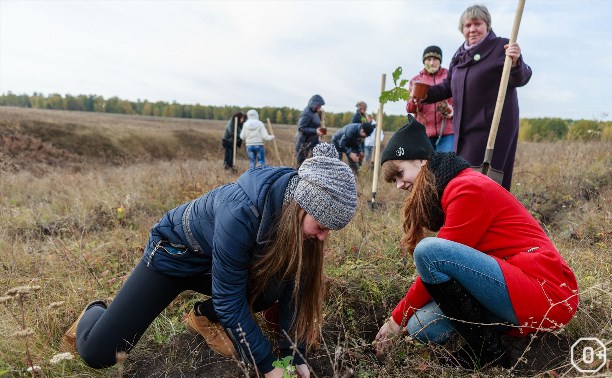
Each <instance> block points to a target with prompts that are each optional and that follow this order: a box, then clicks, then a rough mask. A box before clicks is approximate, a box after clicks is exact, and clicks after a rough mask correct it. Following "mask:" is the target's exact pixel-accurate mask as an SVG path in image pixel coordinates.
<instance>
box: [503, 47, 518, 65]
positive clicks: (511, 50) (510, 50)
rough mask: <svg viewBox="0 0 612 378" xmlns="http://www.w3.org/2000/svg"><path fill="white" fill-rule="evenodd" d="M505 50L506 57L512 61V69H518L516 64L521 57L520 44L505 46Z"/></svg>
mask: <svg viewBox="0 0 612 378" xmlns="http://www.w3.org/2000/svg"><path fill="white" fill-rule="evenodd" d="M504 49H506V56H507V57H510V59H512V67H516V64H517V63H518V60H519V58H520V56H521V47H520V46H519V45H518V43H516V42H514V43H509V44H507V45H504Z"/></svg>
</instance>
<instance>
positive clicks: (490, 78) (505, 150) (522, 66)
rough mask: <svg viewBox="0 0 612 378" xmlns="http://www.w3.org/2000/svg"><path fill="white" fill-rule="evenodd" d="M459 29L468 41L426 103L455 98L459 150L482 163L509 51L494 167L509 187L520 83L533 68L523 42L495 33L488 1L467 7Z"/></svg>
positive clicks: (462, 154) (472, 160)
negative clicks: (523, 55) (510, 65)
mask: <svg viewBox="0 0 612 378" xmlns="http://www.w3.org/2000/svg"><path fill="white" fill-rule="evenodd" d="M459 30H460V31H461V32H462V33H463V36H464V37H465V42H464V43H463V45H462V46H461V47H459V49H458V50H457V52H456V53H455V55H454V56H453V59H452V60H451V62H450V67H449V70H448V71H449V72H448V76H447V78H446V79H444V81H443V82H442V83H441V84H438V85H434V86H432V87H430V88H429V92H428V93H427V98H426V99H425V101H423V102H424V103H435V102H438V101H441V100H444V99H447V98H450V97H452V98H453V101H454V105H455V113H454V118H453V131H454V133H455V151H456V152H457V155H459V156H461V157H462V158H464V159H465V160H467V161H468V162H469V163H470V164H471V165H473V166H478V165H481V164H482V163H483V161H484V154H485V149H486V145H487V139H488V138H489V130H490V129H491V122H492V120H493V112H494V111H495V103H496V101H497V93H498V91H499V84H500V81H501V75H502V70H503V66H504V61H505V59H506V56H508V57H510V58H512V69H511V70H510V79H509V80H508V89H507V90H506V98H505V100H504V107H503V109H502V113H501V119H500V122H499V130H498V133H497V138H496V140H495V149H494V152H493V159H492V161H491V166H492V167H493V168H495V169H499V170H502V171H503V172H504V179H503V182H502V186H503V187H504V188H506V189H507V190H510V186H511V184H512V170H513V168H514V155H515V153H516V143H517V140H518V128H519V106H518V97H517V94H516V88H517V87H522V86H523V85H525V84H527V82H529V79H530V78H531V68H530V67H529V66H528V65H527V64H526V63H525V62H524V61H523V57H522V55H521V48H520V47H519V45H518V44H516V43H512V44H509V43H508V42H509V40H508V39H506V38H501V37H497V36H496V35H495V33H494V32H493V30H492V29H491V15H490V14H489V11H488V10H487V8H486V7H485V6H483V5H474V6H471V7H469V8H467V9H466V10H465V11H464V12H463V14H462V15H461V18H460V20H459ZM411 100H412V101H415V100H413V99H411ZM415 102H417V101H415Z"/></svg>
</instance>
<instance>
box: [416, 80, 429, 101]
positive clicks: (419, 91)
mask: <svg viewBox="0 0 612 378" xmlns="http://www.w3.org/2000/svg"><path fill="white" fill-rule="evenodd" d="M427 92H429V84H425V83H421V82H418V81H417V82H414V83H412V97H414V98H416V99H417V100H425V97H427Z"/></svg>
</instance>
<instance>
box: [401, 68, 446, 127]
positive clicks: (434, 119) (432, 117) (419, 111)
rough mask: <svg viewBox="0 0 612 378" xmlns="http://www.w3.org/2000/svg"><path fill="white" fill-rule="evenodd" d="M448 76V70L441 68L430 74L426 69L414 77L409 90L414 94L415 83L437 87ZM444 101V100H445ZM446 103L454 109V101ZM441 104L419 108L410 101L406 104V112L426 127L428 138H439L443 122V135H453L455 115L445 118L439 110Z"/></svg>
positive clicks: (423, 105)
mask: <svg viewBox="0 0 612 378" xmlns="http://www.w3.org/2000/svg"><path fill="white" fill-rule="evenodd" d="M447 75H448V70H447V69H446V68H442V67H440V69H438V71H437V72H436V73H434V74H430V73H429V72H427V70H426V69H424V68H423V69H422V70H421V72H419V74H418V75H416V76H415V77H413V78H412V79H411V80H410V83H408V89H409V90H410V92H412V84H413V83H414V82H415V81H420V82H421V83H425V84H429V85H436V84H440V83H442V80H444V79H445V78H446V76H447ZM443 101H444V100H443ZM446 102H447V103H448V104H449V105H450V108H451V109H452V108H453V99H452V98H449V99H447V100H446ZM439 103H440V102H436V103H432V104H419V105H418V106H417V105H415V104H414V102H412V101H409V102H408V103H407V104H406V111H407V112H408V113H412V114H414V118H416V120H417V121H419V122H421V123H422V124H423V125H425V130H426V131H427V136H428V137H430V138H431V137H437V136H439V135H440V130H442V121H444V130H442V135H450V134H453V113H452V112H451V113H450V114H449V116H446V117H445V116H443V115H442V113H440V112H439V111H438V109H437V106H438V104H439Z"/></svg>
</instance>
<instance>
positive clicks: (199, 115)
mask: <svg viewBox="0 0 612 378" xmlns="http://www.w3.org/2000/svg"><path fill="white" fill-rule="evenodd" d="M0 106H17V107H24V108H35V109H57V110H74V111H82V112H98V113H116V114H133V115H144V116H156V117H175V118H193V119H211V120H228V119H230V118H231V116H232V114H234V113H236V112H238V111H244V112H245V113H246V111H247V110H249V109H256V110H257V111H258V112H259V118H260V119H261V120H263V121H265V120H266V118H270V122H272V123H276V124H288V125H292V124H297V122H298V119H299V117H300V114H301V113H302V109H292V108H288V107H270V106H265V107H261V108H258V107H249V106H235V105H226V106H212V105H200V104H195V105H191V104H179V103H177V102H176V101H173V102H171V103H168V102H165V101H156V102H150V101H148V100H137V101H135V102H134V101H129V100H123V99H120V98H119V97H110V98H104V97H102V96H97V95H78V96H72V95H69V94H67V95H65V96H62V95H60V94H57V93H54V94H49V95H48V96H45V95H43V94H41V93H36V92H34V94H33V95H31V96H29V95H27V94H14V93H11V92H8V93H6V94H4V93H2V94H1V95H0ZM353 114H355V113H354V112H344V113H332V112H327V111H326V112H325V124H326V126H328V127H342V126H344V125H346V124H348V123H351V119H352V118H353ZM405 123H406V116H399V115H386V114H385V115H384V119H383V125H384V128H385V130H397V129H398V128H400V127H402V126H403V125H404V124H405Z"/></svg>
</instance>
